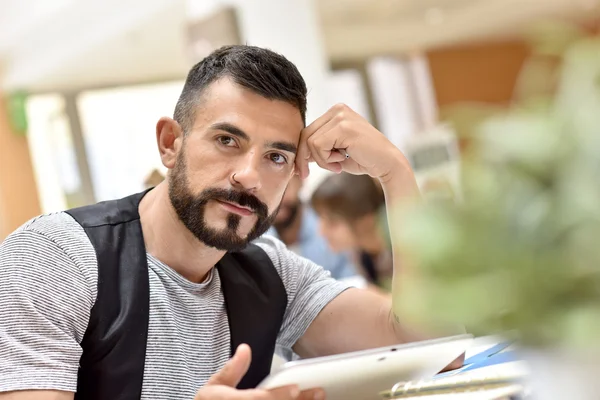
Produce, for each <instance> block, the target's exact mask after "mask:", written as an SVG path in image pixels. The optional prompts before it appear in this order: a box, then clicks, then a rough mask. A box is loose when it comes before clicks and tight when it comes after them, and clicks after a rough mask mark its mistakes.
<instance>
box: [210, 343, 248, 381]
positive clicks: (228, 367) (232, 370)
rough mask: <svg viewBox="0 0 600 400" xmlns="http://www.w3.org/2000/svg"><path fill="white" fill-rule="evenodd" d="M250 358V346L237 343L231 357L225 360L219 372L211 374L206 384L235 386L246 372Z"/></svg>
mask: <svg viewBox="0 0 600 400" xmlns="http://www.w3.org/2000/svg"><path fill="white" fill-rule="evenodd" d="M251 359H252V352H251V350H250V346H248V345H247V344H241V345H239V346H238V348H237V349H236V351H235V354H234V355H233V357H232V358H231V359H230V360H229V361H227V364H225V366H224V367H223V368H222V369H221V370H220V371H219V372H217V373H216V374H214V375H213V376H211V377H210V379H209V380H208V382H207V383H206V384H207V385H225V386H230V387H236V386H237V385H238V383H240V381H241V380H242V378H243V377H244V375H246V372H248V368H249V367H250V360H251Z"/></svg>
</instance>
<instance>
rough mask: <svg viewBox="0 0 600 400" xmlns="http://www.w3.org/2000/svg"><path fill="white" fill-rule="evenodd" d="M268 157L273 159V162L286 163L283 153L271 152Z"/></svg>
mask: <svg viewBox="0 0 600 400" xmlns="http://www.w3.org/2000/svg"><path fill="white" fill-rule="evenodd" d="M270 157H271V161H273V162H274V163H275V164H286V163H287V158H285V156H284V155H283V154H279V153H273V154H271V155H270Z"/></svg>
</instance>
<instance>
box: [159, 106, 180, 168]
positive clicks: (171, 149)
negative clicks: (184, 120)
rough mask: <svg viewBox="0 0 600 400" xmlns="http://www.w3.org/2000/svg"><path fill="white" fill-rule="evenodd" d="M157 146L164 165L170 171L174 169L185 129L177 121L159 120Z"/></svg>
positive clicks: (170, 119) (166, 118)
mask: <svg viewBox="0 0 600 400" xmlns="http://www.w3.org/2000/svg"><path fill="white" fill-rule="evenodd" d="M156 144H157V145H158V151H159V153H160V159H161V161H162V163H163V165H164V166H165V167H167V168H169V169H171V168H173V167H174V166H175V160H177V154H179V151H180V150H181V147H182V144H183V129H181V126H180V125H179V124H178V123H177V121H175V120H174V119H172V118H169V117H162V118H161V119H159V120H158V123H157V124H156Z"/></svg>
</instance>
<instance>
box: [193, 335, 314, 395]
mask: <svg viewBox="0 0 600 400" xmlns="http://www.w3.org/2000/svg"><path fill="white" fill-rule="evenodd" d="M251 358H252V355H251V352H250V347H249V346H248V345H245V344H242V345H240V346H239V347H238V348H237V350H236V352H235V354H234V355H233V357H232V358H231V360H229V361H228V362H227V364H225V366H224V367H223V369H221V370H220V371H219V372H217V373H216V374H214V375H213V376H211V378H210V379H209V380H208V382H207V383H206V385H204V387H202V389H200V390H199V391H198V393H197V394H196V397H195V400H323V399H325V393H324V392H323V390H320V389H311V390H305V391H302V392H301V391H300V390H299V389H298V387H297V386H284V387H281V388H277V389H272V390H261V389H248V390H238V389H236V388H235V387H236V386H237V384H238V383H240V381H241V380H242V378H243V377H244V375H245V374H246V372H248V368H249V367H250V360H251Z"/></svg>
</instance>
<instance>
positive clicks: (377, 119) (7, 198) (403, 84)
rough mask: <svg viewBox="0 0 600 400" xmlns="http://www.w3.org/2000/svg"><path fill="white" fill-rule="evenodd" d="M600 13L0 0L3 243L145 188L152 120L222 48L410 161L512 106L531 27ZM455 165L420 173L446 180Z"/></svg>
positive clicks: (575, 5) (217, 0) (525, 4)
mask: <svg viewBox="0 0 600 400" xmlns="http://www.w3.org/2000/svg"><path fill="white" fill-rule="evenodd" d="M599 3H600V0H545V1H538V0H320V1H311V0H286V1H281V0H237V1H236V0H143V1H142V0H124V1H123V0H119V1H117V0H105V1H102V2H95V1H91V0H77V1H75V0H56V1H46V0H0V85H1V86H0V88H1V101H0V240H1V239H2V238H3V237H5V236H6V235H7V234H8V233H9V232H11V231H12V230H13V229H15V228H17V227H18V226H19V225H20V224H22V223H23V222H25V221H26V220H27V219H29V218H31V217H33V216H35V215H37V214H39V213H40V212H52V211H57V210H60V209H64V208H66V207H72V206H78V205H82V204H88V203H91V202H95V201H100V200H106V199H110V198H115V197H119V196H124V195H127V194H129V193H132V192H134V191H137V190H141V189H142V188H143V185H144V180H145V178H146V177H147V176H148V175H149V174H150V173H151V172H152V171H153V170H159V171H162V166H161V164H160V160H159V158H158V153H157V151H156V149H155V143H154V124H155V123H156V121H157V120H158V118H159V117H161V116H163V115H172V112H173V108H174V105H175V102H176V100H177V97H178V94H179V91H180V90H181V87H182V85H183V80H184V79H185V76H186V73H187V71H188V69H189V68H190V67H191V66H192V65H193V64H194V63H195V62H197V61H199V60H200V59H202V58H203V57H204V56H205V55H206V54H208V53H209V52H210V51H212V50H213V49H215V48H217V47H219V46H221V45H224V44H229V43H248V44H254V45H259V46H265V47H269V48H271V49H273V50H276V51H279V52H281V53H283V54H284V55H286V56H287V57H288V58H290V59H291V60H292V61H294V62H295V63H296V64H297V65H298V67H299V69H300V71H301V72H302V73H303V75H304V76H305V78H306V80H307V83H308V86H309V88H310V94H309V112H308V119H309V120H312V119H314V118H316V117H317V116H319V115H320V114H321V113H323V112H324V111H325V110H326V109H327V108H328V107H330V106H331V105H333V104H334V103H336V102H345V103H347V104H349V105H350V106H351V107H353V108H354V109H355V110H356V111H357V112H359V113H360V114H361V115H363V116H364V117H365V118H367V119H368V120H369V121H370V122H371V123H373V124H374V125H376V126H377V127H378V128H379V129H380V130H382V132H383V133H385V134H386V135H388V136H389V137H390V138H391V140H392V141H393V142H394V143H395V144H397V145H398V146H399V147H401V148H402V149H404V150H405V151H406V152H409V153H410V152H413V151H415V150H414V149H416V148H421V147H422V144H421V142H427V146H430V147H431V146H432V144H431V143H434V142H436V143H442V142H443V145H444V146H446V147H448V148H449V146H450V145H449V143H451V142H452V138H453V137H454V136H455V134H456V132H454V130H453V127H452V126H451V124H450V125H449V124H447V123H446V122H447V121H446V118H445V114H444V110H445V109H446V108H448V107H452V106H453V105H456V104H459V103H464V102H475V103H482V104H486V105H505V104H508V103H510V101H511V99H512V98H513V94H514V93H513V91H514V87H515V83H516V82H517V79H518V75H519V71H520V69H521V67H522V65H523V62H524V60H525V59H526V57H527V55H528V54H529V51H530V49H529V47H528V45H527V44H526V43H527V42H526V40H525V34H526V33H527V32H528V28H529V27H531V26H532V24H533V23H534V22H536V21H539V20H544V19H554V20H561V21H570V22H571V21H572V22H575V23H577V24H579V25H581V26H585V27H586V29H589V30H592V31H593V30H594V29H597V26H598V21H599V19H598V15H599V10H600V4H599ZM436 135H437V136H436ZM436 137H437V138H443V139H439V140H438V139H436ZM423 138H427V139H426V140H424V139H423ZM419 146H421V147H419ZM450 153H451V152H450ZM427 154H433V153H427ZM436 154H439V153H436ZM452 154H454V153H452ZM456 156H457V155H456V154H454V155H452V156H451V157H450V156H447V155H446V156H443V157H441V158H439V159H435V157H434V158H432V156H430V155H429V156H427V157H426V159H427V160H428V161H427V162H426V163H425V164H422V163H421V162H420V163H419V165H421V164H422V165H425V167H423V170H424V171H425V170H432V168H430V167H431V166H440V168H437V169H436V168H433V169H435V171H437V172H436V173H438V174H439V173H442V174H443V173H446V172H445V171H452V167H451V166H452V162H453V157H456ZM416 159H417V158H416V157H415V160H416ZM421 159H423V158H421ZM436 163H437V164H436ZM427 168H429V169H427ZM417 169H418V170H420V169H419V168H417ZM163 172H164V171H163ZM322 176H324V173H323V172H322V171H320V170H318V169H315V170H314V173H313V174H312V178H311V181H310V182H309V184H308V185H306V187H305V193H304V195H305V196H306V195H307V194H308V193H310V191H311V190H312V188H314V186H315V185H316V184H317V183H318V182H319V180H320V179H321V178H322Z"/></svg>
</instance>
